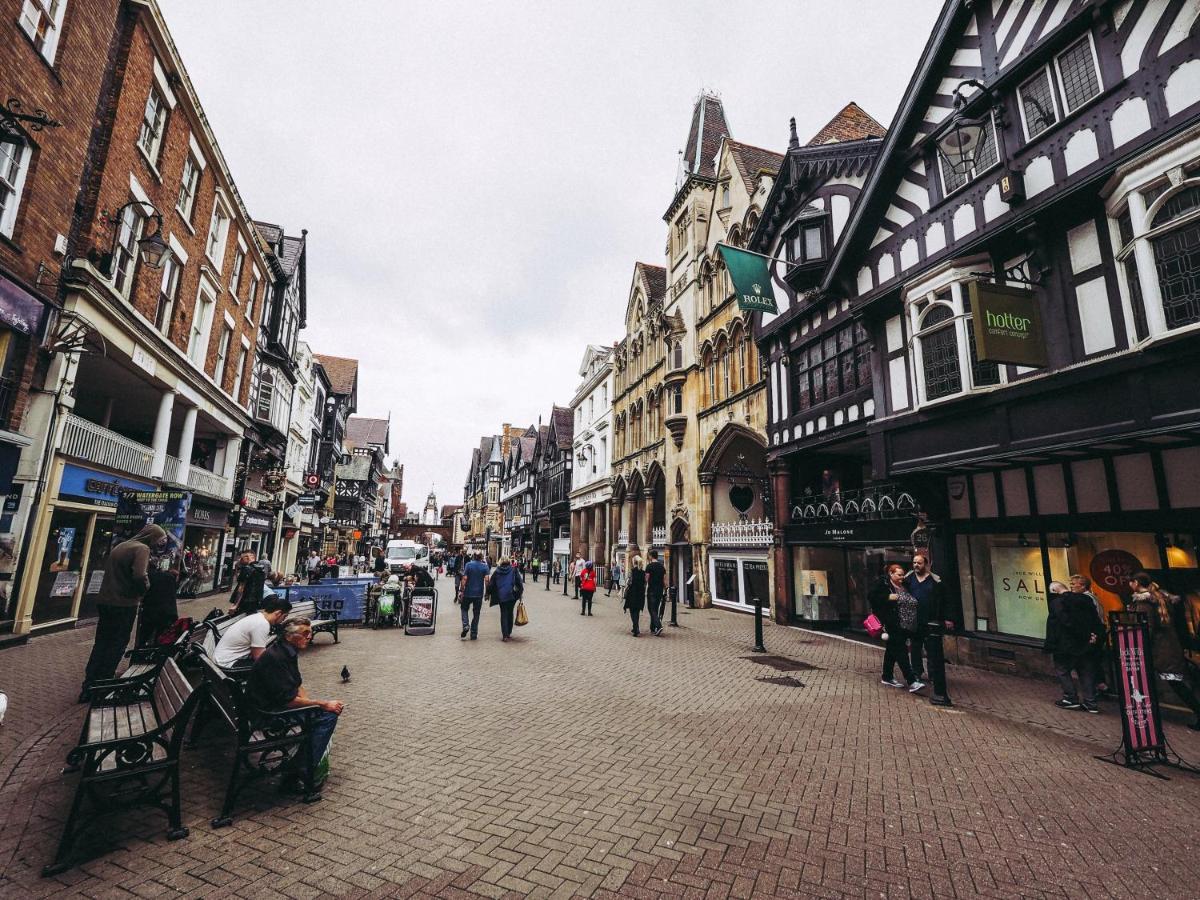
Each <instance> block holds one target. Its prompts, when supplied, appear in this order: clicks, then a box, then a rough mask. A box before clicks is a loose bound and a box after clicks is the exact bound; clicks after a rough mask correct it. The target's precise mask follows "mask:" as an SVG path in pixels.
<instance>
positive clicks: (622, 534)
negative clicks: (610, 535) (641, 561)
mask: <svg viewBox="0 0 1200 900" xmlns="http://www.w3.org/2000/svg"><path fill="white" fill-rule="evenodd" d="M617 543H618V544H620V545H621V546H622V547H628V546H629V532H628V531H618V532H617Z"/></svg>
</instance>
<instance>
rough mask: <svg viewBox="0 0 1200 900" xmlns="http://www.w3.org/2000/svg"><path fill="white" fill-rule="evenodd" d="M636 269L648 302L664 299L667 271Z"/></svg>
mask: <svg viewBox="0 0 1200 900" xmlns="http://www.w3.org/2000/svg"><path fill="white" fill-rule="evenodd" d="M638 268H640V269H641V270H642V274H643V275H644V276H645V278H646V286H647V287H648V288H649V289H650V296H649V298H648V300H649V302H650V303H653V302H654V301H656V300H662V299H663V298H665V297H666V296H667V270H666V269H664V268H663V267H662V266H652V265H650V263H644V262H640V263H638ZM556 408H557V407H556Z"/></svg>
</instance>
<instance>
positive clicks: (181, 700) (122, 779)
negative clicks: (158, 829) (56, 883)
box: [42, 659, 199, 876]
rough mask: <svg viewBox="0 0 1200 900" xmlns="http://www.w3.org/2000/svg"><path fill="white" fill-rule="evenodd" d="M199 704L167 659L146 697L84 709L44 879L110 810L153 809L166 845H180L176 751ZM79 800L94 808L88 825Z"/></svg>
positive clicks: (64, 864) (182, 831)
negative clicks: (74, 773)
mask: <svg viewBox="0 0 1200 900" xmlns="http://www.w3.org/2000/svg"><path fill="white" fill-rule="evenodd" d="M198 699H199V693H198V692H197V691H196V690H195V689H194V688H193V687H192V685H191V684H190V683H189V682H188V680H187V679H186V678H185V677H184V675H183V672H182V671H181V670H180V668H179V665H178V663H176V662H175V660H174V659H167V660H166V661H165V662H164V663H163V665H162V667H161V668H160V670H159V674H158V678H157V679H156V680H155V682H154V687H153V689H152V690H151V692H150V694H149V696H148V697H146V698H144V699H137V700H133V701H131V702H128V703H104V704H98V705H93V706H92V707H90V708H89V709H88V713H87V717H86V719H85V721H84V725H83V732H82V737H81V739H80V742H79V746H78V747H76V748H75V749H74V750H73V751H72V752H71V756H70V757H68V759H69V760H73V761H74V762H75V763H76V764H77V765H79V766H80V767H81V768H82V770H83V774H82V776H81V777H80V779H79V785H78V787H77V788H76V789H75V799H74V801H73V802H72V803H71V812H70V814H69V815H68V816H67V824H66V825H65V826H64V828H63V834H62V839H61V840H60V841H59V844H58V852H57V853H56V854H55V856H54V862H52V863H50V864H49V865H47V866H46V867H45V868H44V869H42V875H43V876H45V875H57V874H58V873H60V872H64V871H66V870H67V869H68V868H69V865H68V862H67V860H68V857H69V854H70V852H71V848H72V847H73V846H74V843H75V840H76V838H77V837H78V836H79V833H80V831H82V830H83V828H84V827H86V825H87V824H89V823H90V822H91V821H92V819H94V818H95V817H96V816H95V813H100V812H107V811H108V810H109V809H110V808H112V807H115V806H131V805H149V806H156V807H158V808H159V809H161V810H163V811H164V812H165V813H166V814H167V821H168V823H169V826H170V827H169V829H168V831H167V838H168V839H169V840H172V841H177V840H179V839H180V838H184V837H187V835H188V830H187V828H185V827H183V824H182V821H181V810H180V803H179V751H180V748H181V746H182V744H183V733H184V729H185V728H186V727H187V720H188V717H189V716H190V715H191V713H192V709H193V708H194V707H195V704H196V701H197V700H198ZM85 796H86V797H87V798H88V799H89V800H90V801H91V802H92V804H93V806H94V812H93V815H90V816H87V817H84V816H83V815H82V813H83V802H84V797H85ZM85 819H86V820H85Z"/></svg>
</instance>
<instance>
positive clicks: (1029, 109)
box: [1018, 69, 1058, 139]
mask: <svg viewBox="0 0 1200 900" xmlns="http://www.w3.org/2000/svg"><path fill="white" fill-rule="evenodd" d="M1018 96H1019V97H1020V99H1021V113H1022V115H1023V116H1024V118H1025V136H1026V137H1028V138H1030V139H1033V138H1035V137H1037V136H1038V135H1039V134H1041V133H1042V132H1043V131H1045V130H1046V129H1047V128H1049V127H1050V126H1051V125H1053V124H1054V123H1055V122H1057V121H1058V115H1057V112H1056V110H1055V106H1054V88H1053V87H1052V86H1051V84H1050V73H1049V72H1048V71H1047V70H1046V69H1042V70H1040V71H1039V72H1038V73H1037V74H1036V75H1034V76H1033V77H1032V78H1030V79H1029V80H1028V81H1026V82H1025V83H1024V84H1022V85H1021V87H1020V89H1019V90H1018Z"/></svg>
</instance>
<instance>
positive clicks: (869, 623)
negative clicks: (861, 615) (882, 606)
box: [863, 613, 883, 638]
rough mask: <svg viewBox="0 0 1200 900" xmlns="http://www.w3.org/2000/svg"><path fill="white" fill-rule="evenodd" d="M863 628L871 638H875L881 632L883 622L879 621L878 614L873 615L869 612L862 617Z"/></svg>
mask: <svg viewBox="0 0 1200 900" xmlns="http://www.w3.org/2000/svg"><path fill="white" fill-rule="evenodd" d="M863 628H865V629H867V634H869V635H870V636H871V637H873V638H877V637H879V636H880V635H881V634H883V623H882V622H880V621H879V616H877V615H875V613H871V614H870V615H869V616H867V617H866V618H865V619H863Z"/></svg>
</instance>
